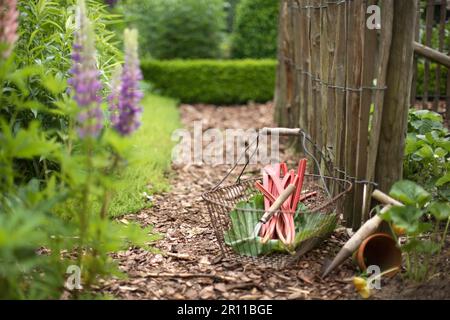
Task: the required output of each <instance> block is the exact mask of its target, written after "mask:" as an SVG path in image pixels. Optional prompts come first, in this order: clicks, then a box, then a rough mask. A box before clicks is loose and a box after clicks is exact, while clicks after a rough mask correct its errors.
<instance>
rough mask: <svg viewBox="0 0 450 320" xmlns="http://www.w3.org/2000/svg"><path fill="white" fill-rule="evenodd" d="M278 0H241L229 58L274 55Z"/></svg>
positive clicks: (269, 56) (275, 51)
mask: <svg viewBox="0 0 450 320" xmlns="http://www.w3.org/2000/svg"><path fill="white" fill-rule="evenodd" d="M278 12H279V1H274V0H242V1H241V2H240V3H239V4H238V7H237V15H236V21H235V25H234V32H233V37H232V45H231V47H232V49H231V52H232V57H233V58H239V59H242V58H274V57H275V56H276V53H277V35H278Z"/></svg>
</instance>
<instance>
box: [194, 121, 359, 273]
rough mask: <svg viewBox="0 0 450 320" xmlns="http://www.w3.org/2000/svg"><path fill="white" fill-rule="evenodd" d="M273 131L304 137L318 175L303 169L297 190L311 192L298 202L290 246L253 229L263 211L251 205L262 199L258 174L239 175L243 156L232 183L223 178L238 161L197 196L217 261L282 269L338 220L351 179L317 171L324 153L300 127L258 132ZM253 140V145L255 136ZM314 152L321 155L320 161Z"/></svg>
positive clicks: (330, 231)
mask: <svg viewBox="0 0 450 320" xmlns="http://www.w3.org/2000/svg"><path fill="white" fill-rule="evenodd" d="M275 130H277V133H279V134H280V135H296V136H300V137H302V138H303V139H301V141H302V147H303V151H304V152H305V153H306V154H308V155H309V156H310V158H311V159H313V160H314V163H315V165H316V170H317V171H318V174H308V173H307V174H305V180H304V183H303V188H302V194H303V195H306V194H308V193H314V194H315V197H314V198H309V199H306V200H304V201H303V202H301V205H299V207H298V209H297V212H296V213H295V217H296V219H297V220H296V235H295V242H294V243H293V244H292V246H286V245H283V244H282V242H281V241H280V240H276V239H270V240H269V241H267V242H266V243H263V242H262V241H261V240H262V239H261V237H260V236H259V235H258V234H257V233H255V226H256V224H257V223H258V221H259V220H260V219H261V217H262V216H263V215H264V213H265V212H266V211H265V210H264V209H261V208H259V207H258V206H256V205H255V202H256V201H258V200H255V199H257V197H258V196H259V197H261V199H262V195H261V194H260V192H259V191H258V190H257V189H256V188H255V183H256V182H257V181H260V182H261V179H260V178H249V179H245V180H241V176H242V174H243V173H244V171H245V169H246V168H247V165H248V158H249V156H248V155H247V156H246V158H247V162H246V164H245V166H244V167H243V169H242V171H241V173H240V175H239V177H238V179H237V181H236V183H234V184H230V185H225V180H226V179H227V177H228V176H229V175H230V173H231V172H232V171H233V170H234V169H235V168H236V167H237V163H236V164H235V165H234V166H233V167H232V168H231V170H230V171H229V172H228V174H227V175H226V176H225V177H224V178H223V179H222V181H221V182H219V184H218V185H216V186H215V187H214V188H213V189H212V190H210V191H208V192H205V193H204V194H203V195H202V198H203V200H204V201H205V202H206V206H207V208H208V211H209V215H210V218H211V222H212V226H213V228H214V232H215V235H216V237H217V240H218V243H219V247H220V251H221V253H220V256H219V257H218V259H217V261H220V260H221V259H223V258H225V259H229V260H233V261H236V262H240V263H244V264H248V263H256V264H258V265H259V266H261V265H264V266H265V267H268V268H274V269H282V268H284V267H286V266H288V265H291V264H294V263H297V262H298V260H299V259H300V257H301V256H302V255H304V254H305V253H307V252H308V251H310V250H311V249H313V248H315V247H316V246H317V245H319V244H320V243H321V242H322V241H323V240H324V239H326V238H327V237H329V235H330V234H331V233H332V232H333V231H334V229H335V227H336V225H337V224H338V223H339V220H340V214H339V210H338V207H339V205H340V203H341V202H340V201H342V200H343V198H344V196H345V194H346V193H348V192H349V191H350V190H351V188H352V183H351V182H350V181H348V180H345V179H342V178H339V177H333V176H326V175H324V174H323V173H322V171H323V167H324V163H325V162H326V160H325V158H326V156H325V155H324V154H323V152H322V151H321V150H320V149H319V148H318V147H317V146H316V145H315V144H314V143H313V142H312V140H311V139H310V137H309V136H308V135H307V134H306V133H305V132H304V131H303V130H301V129H280V128H277V129H267V128H265V129H263V130H261V131H260V133H259V134H261V133H263V134H271V133H272V132H274V131H275ZM280 130H281V131H280ZM307 142H309V143H311V144H312V146H313V148H314V151H313V152H312V153H311V152H309V150H308V148H307ZM255 143H256V144H258V138H257V139H256V142H255ZM250 147H251V144H250V145H248V146H247V149H246V150H247V151H248V149H249V148H250ZM316 155H319V156H320V157H321V158H323V160H324V162H323V163H322V166H321V164H320V162H319V161H318V160H317V156H316ZM329 165H330V164H329V162H327V165H325V167H327V168H328V171H329V172H334V170H333V169H332V168H330V167H329ZM283 213H286V212H285V211H283V210H281V209H280V210H277V211H276V212H275V213H274V215H279V214H283ZM291 214H292V212H291Z"/></svg>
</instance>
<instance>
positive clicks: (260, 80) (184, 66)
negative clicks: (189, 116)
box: [142, 60, 276, 104]
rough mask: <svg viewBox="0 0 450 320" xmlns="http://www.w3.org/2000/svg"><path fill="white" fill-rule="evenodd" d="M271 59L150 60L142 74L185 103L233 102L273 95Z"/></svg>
mask: <svg viewBox="0 0 450 320" xmlns="http://www.w3.org/2000/svg"><path fill="white" fill-rule="evenodd" d="M275 68H276V61H273V60H190V61H186V60H172V61H156V60H149V61H145V62H143V63H142V70H143V73H144V78H145V79H146V80H148V81H150V82H152V84H153V86H154V88H155V89H156V90H158V91H160V92H161V93H163V94H165V95H168V96H172V97H175V98H178V99H180V100H181V101H182V102H187V103H199V102H203V103H213V104H233V103H246V102H248V101H256V102H266V101H269V100H271V99H272V98H273V91H274V87H275Z"/></svg>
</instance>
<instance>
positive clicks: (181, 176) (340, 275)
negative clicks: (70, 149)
mask: <svg viewBox="0 0 450 320" xmlns="http://www.w3.org/2000/svg"><path fill="white" fill-rule="evenodd" d="M180 111H181V116H182V120H183V123H184V125H185V127H186V128H192V125H193V122H194V121H202V124H203V130H207V129H208V128H220V129H224V128H242V129H246V128H261V127H264V126H272V125H273V123H272V111H273V110H272V105H271V104H268V105H249V106H232V107H215V106H208V105H196V106H189V105H182V106H181V107H180ZM282 154H283V155H284V158H291V159H295V158H294V157H293V156H292V155H289V151H288V150H287V148H286V150H282ZM229 168H230V166H229V165H226V166H225V165H221V166H216V167H210V166H195V165H190V166H184V167H174V173H173V174H172V176H173V177H172V181H171V184H172V188H171V191H170V192H167V193H164V194H160V195H155V196H154V199H153V203H154V205H153V207H152V208H150V209H145V210H143V211H141V212H139V213H137V214H131V215H127V216H125V217H123V218H121V219H125V220H128V221H137V222H139V223H140V224H141V225H143V226H147V225H153V226H154V228H155V231H157V232H160V233H161V234H162V235H163V236H164V238H163V239H162V240H160V241H158V242H157V243H156V245H155V246H156V247H157V248H158V249H160V251H161V253H150V252H146V251H144V250H140V249H134V248H130V249H129V250H128V251H126V252H122V253H120V254H117V255H115V256H114V258H115V259H116V260H117V261H118V263H119V265H120V268H121V270H123V271H124V272H125V273H127V274H128V278H127V279H112V280H107V281H103V282H102V284H101V288H100V290H101V291H102V292H104V293H110V294H112V295H113V296H115V297H116V298H118V299H355V298H358V296H357V295H356V294H355V292H354V289H353V286H352V284H351V283H350V282H349V279H350V278H351V277H352V276H353V275H354V274H355V272H356V268H355V266H354V265H353V264H352V262H351V261H350V259H348V261H347V262H346V263H345V264H344V265H342V266H341V267H339V268H338V269H337V270H336V271H335V272H333V274H332V275H330V276H329V277H328V278H327V279H325V280H322V279H320V278H319V275H320V270H321V268H322V265H323V264H324V261H325V259H326V258H330V257H333V256H334V254H335V253H336V252H337V251H338V250H339V248H340V247H341V246H342V244H343V243H344V242H345V240H347V239H348V236H347V234H346V232H345V230H344V229H342V228H341V229H338V230H337V231H336V232H335V233H334V234H333V235H332V237H331V238H330V239H328V240H326V241H325V242H324V243H323V244H322V245H321V246H319V247H318V248H316V249H315V250H312V251H310V252H309V253H308V254H306V255H305V256H303V257H302V258H301V259H300V262H299V263H298V265H296V266H292V267H289V268H287V269H284V270H282V271H275V270H272V269H267V268H262V267H257V266H254V265H240V264H239V263H236V262H235V261H222V262H220V263H217V264H213V260H214V258H215V257H216V256H217V255H218V254H219V252H220V251H219V246H218V244H217V241H216V238H215V235H214V232H213V229H212V226H211V222H210V218H209V215H208V212H207V210H206V208H205V207H204V204H203V203H202V200H201V194H202V193H203V192H205V191H206V190H208V189H210V188H211V187H212V186H213V183H217V182H218V181H219V180H220V178H222V177H223V176H224V175H225V173H226V172H227V170H228V169H229ZM383 298H386V297H383Z"/></svg>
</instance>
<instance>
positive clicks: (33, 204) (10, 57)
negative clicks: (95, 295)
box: [0, 0, 158, 299]
mask: <svg viewBox="0 0 450 320" xmlns="http://www.w3.org/2000/svg"><path fill="white" fill-rule="evenodd" d="M5 3H7V4H8V5H7V6H4V4H5ZM11 3H12V4H13V5H11V6H10V5H9V4H11ZM0 4H1V5H2V6H1V14H2V17H4V16H9V17H13V18H14V19H11V20H8V19H2V20H1V22H0V23H4V22H6V21H8V23H10V24H11V25H15V24H16V23H17V15H16V14H15V12H16V11H15V10H16V7H15V1H3V2H0ZM76 20H77V28H76V30H75V37H74V39H75V40H74V45H73V50H72V60H73V62H72V69H71V72H70V81H69V88H67V87H66V86H65V85H64V84H65V83H66V82H65V81H62V85H57V84H58V83H59V81H58V80H57V78H56V77H57V75H54V74H48V73H46V70H45V69H44V68H43V67H42V66H40V65H39V64H38V63H37V64H35V65H27V66H26V67H24V68H20V67H19V66H18V63H17V60H18V58H17V57H16V56H15V53H14V51H12V49H11V48H13V45H14V40H15V39H16V37H17V34H16V35H15V36H14V35H13V36H11V35H9V36H8V37H3V38H1V41H2V43H1V44H0V70H1V71H0V87H1V90H0V106H1V108H2V112H1V113H0V194H1V196H0V288H1V290H0V298H9V299H24V298H35V299H42V298H59V297H61V295H62V293H63V292H64V291H65V290H66V289H65V288H64V281H65V276H66V274H65V272H66V269H67V266H69V265H76V266H79V267H80V268H81V270H82V278H81V283H82V286H83V288H84V290H83V291H72V292H70V293H71V294H72V297H75V298H83V297H85V296H86V295H89V294H90V292H91V290H90V288H91V287H92V285H93V284H94V283H95V282H96V281H98V279H99V278H101V277H107V276H110V275H111V274H117V275H119V274H120V273H119V272H118V269H117V267H116V265H115V263H114V261H113V260H112V259H111V258H110V256H109V253H111V252H116V251H119V250H123V249H126V248H127V247H128V246H130V245H131V246H137V247H141V248H144V249H147V250H150V249H151V247H150V246H149V245H150V244H151V242H153V241H154V240H155V239H157V238H158V236H157V235H155V234H153V233H152V231H151V228H145V229H142V228H140V227H139V226H138V225H136V224H128V225H122V224H119V223H116V222H113V221H111V220H109V219H108V217H107V212H108V206H109V200H110V197H111V193H112V192H114V180H113V179H112V178H111V175H112V174H111V173H112V172H114V170H116V169H117V168H118V167H120V166H123V165H125V159H126V157H127V144H128V143H127V139H126V137H123V136H122V135H120V134H118V133H117V132H116V131H115V130H114V129H112V128H111V129H110V128H109V126H105V125H104V121H105V120H106V118H105V117H103V109H104V107H103V105H104V103H103V98H102V97H103V95H102V94H101V92H100V88H101V87H102V85H101V83H100V80H99V79H100V78H99V71H98V69H96V66H97V65H98V63H97V59H96V56H95V53H96V50H95V41H94V39H93V36H92V29H91V27H92V25H91V23H90V21H89V19H88V17H87V8H86V5H85V3H84V0H79V2H78V6H77V14H76ZM2 30H4V28H2ZM8 30H11V29H8ZM133 57H134V58H135V59H136V56H133ZM134 61H136V60H134ZM136 79H137V78H136ZM134 84H135V83H133V85H134ZM41 86H42V87H41ZM42 88H44V90H48V92H47V94H48V95H49V97H51V98H52V99H51V101H52V102H51V104H48V105H47V104H44V103H34V101H35V100H33V94H32V92H33V90H35V89H39V90H41V89H42ZM118 99H119V100H123V101H129V100H127V99H129V97H128V96H127V97H123V96H122V91H121V92H120V93H119V96H118ZM133 101H135V100H133ZM5 108H7V109H8V112H7V113H5V112H3V110H4V109H5ZM33 108H39V111H40V112H42V113H45V114H50V115H58V116H59V117H61V118H64V119H66V121H67V123H68V126H67V128H66V130H64V131H58V132H57V135H55V132H54V130H53V129H51V130H50V129H46V128H45V127H43V126H42V125H41V123H40V122H39V121H38V120H37V119H36V120H32V121H29V122H28V123H27V124H26V125H25V124H24V125H22V124H21V125H20V126H18V125H17V124H18V118H17V115H18V114H19V113H21V112H31V113H32V112H34V109H33ZM124 110H128V109H126V108H124ZM118 116H119V118H120V117H123V115H122V114H121V111H120V110H119V114H118ZM125 118H126V117H125ZM133 119H134V118H133ZM134 128H135V127H134ZM129 133H131V132H129ZM59 135H64V136H66V138H64V139H58V136H59ZM24 160H27V161H36V162H38V163H41V162H42V163H43V167H44V168H46V165H45V164H46V163H47V161H48V162H51V163H54V164H55V168H54V169H53V170H48V169H44V173H43V175H42V176H41V175H39V176H38V177H37V178H31V179H30V178H28V176H27V175H26V176H24V174H23V171H21V167H20V163H21V161H24ZM95 202H97V203H101V206H100V208H99V209H98V210H96V209H95V206H93V203H95Z"/></svg>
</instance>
